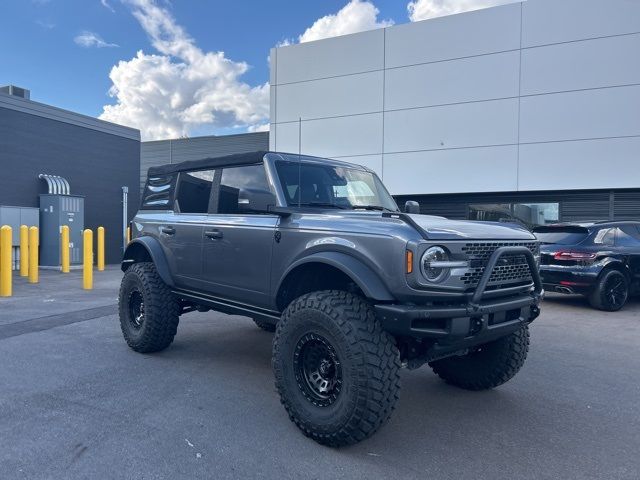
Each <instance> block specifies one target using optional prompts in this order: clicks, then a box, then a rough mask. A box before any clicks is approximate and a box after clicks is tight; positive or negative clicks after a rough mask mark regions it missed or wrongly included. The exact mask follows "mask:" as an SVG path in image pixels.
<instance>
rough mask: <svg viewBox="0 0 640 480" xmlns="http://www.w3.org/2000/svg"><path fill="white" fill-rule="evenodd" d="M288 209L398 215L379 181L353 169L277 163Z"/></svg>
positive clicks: (390, 198) (371, 175)
mask: <svg viewBox="0 0 640 480" xmlns="http://www.w3.org/2000/svg"><path fill="white" fill-rule="evenodd" d="M276 169H277V171H278V177H279V178H280V183H281V185H282V190H283V191H284V196H285V198H286V200H287V205H289V206H291V207H295V206H298V205H300V206H318V207H328V208H349V209H358V208H362V209H371V210H390V211H394V212H395V211H397V210H398V207H397V205H396V202H395V201H394V200H393V198H392V197H391V195H389V192H387V190H386V189H385V188H384V185H383V184H382V182H381V181H380V179H379V178H378V177H377V176H376V175H374V174H373V173H370V172H367V171H365V170H358V169H355V168H348V167H341V166H334V165H328V164H326V165H323V164H319V163H317V164H316V163H305V162H301V163H300V162H288V161H278V162H276Z"/></svg>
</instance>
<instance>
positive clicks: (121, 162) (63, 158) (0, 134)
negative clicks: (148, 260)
mask: <svg viewBox="0 0 640 480" xmlns="http://www.w3.org/2000/svg"><path fill="white" fill-rule="evenodd" d="M22 92H24V90H23V89H16V88H14V89H11V90H9V89H4V90H0V205H11V206H20V207H38V206H39V195H40V194H42V193H47V191H48V190H47V183H46V182H45V181H43V180H41V179H39V178H38V175H39V174H41V173H42V174H49V175H59V176H61V177H64V178H65V179H66V180H67V181H68V182H69V184H70V187H71V194H72V195H81V196H83V197H84V210H85V219H84V224H85V228H91V229H94V230H95V229H96V228H97V227H99V226H103V227H104V228H105V229H106V242H105V243H106V245H105V247H106V261H107V263H117V262H119V261H120V258H121V255H122V247H123V206H122V187H128V189H129V194H128V200H129V201H128V212H127V216H128V218H127V221H128V220H129V219H131V218H132V216H133V215H134V214H135V211H136V209H137V208H138V202H139V185H140V132H139V131H138V130H135V129H132V128H127V127H123V126H120V125H115V124H112V123H109V122H104V121H102V120H98V119H96V118H93V117H88V116H85V115H80V114H77V113H73V112H69V111H67V110H62V109H59V108H56V107H52V106H49V105H45V104H42V103H38V102H34V101H31V100H29V94H28V91H26V93H22ZM41 243H42V241H41Z"/></svg>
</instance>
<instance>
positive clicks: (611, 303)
mask: <svg viewBox="0 0 640 480" xmlns="http://www.w3.org/2000/svg"><path fill="white" fill-rule="evenodd" d="M628 298H629V282H628V281H627V277H626V276H625V275H624V274H623V273H622V272H619V271H618V270H609V271H605V272H604V273H603V274H602V276H601V277H600V280H599V281H598V284H597V285H596V287H595V288H594V289H593V292H591V294H590V295H589V303H590V304H591V306H592V307H593V308H597V309H598V310H604V311H605V312H615V311H617V310H620V309H621V308H622V307H624V304H625V303H627V299H628Z"/></svg>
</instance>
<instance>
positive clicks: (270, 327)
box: [253, 318, 276, 332]
mask: <svg viewBox="0 0 640 480" xmlns="http://www.w3.org/2000/svg"><path fill="white" fill-rule="evenodd" d="M253 321H254V323H255V324H256V325H257V326H258V328H260V329H262V330H264V331H265V332H275V331H276V324H275V323H270V322H265V321H264V320H260V319H259V318H254V319H253Z"/></svg>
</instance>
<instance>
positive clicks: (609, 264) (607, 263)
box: [598, 257, 632, 280]
mask: <svg viewBox="0 0 640 480" xmlns="http://www.w3.org/2000/svg"><path fill="white" fill-rule="evenodd" d="M606 269H613V270H619V271H621V272H622V273H623V274H624V275H625V276H626V277H627V280H631V279H632V275H631V271H630V270H629V266H628V264H627V263H625V262H624V261H622V260H621V259H619V258H612V257H607V258H605V259H604V260H603V262H602V269H601V270H600V272H599V273H598V280H600V277H601V276H602V273H603V272H604V271H605V270H606Z"/></svg>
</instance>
